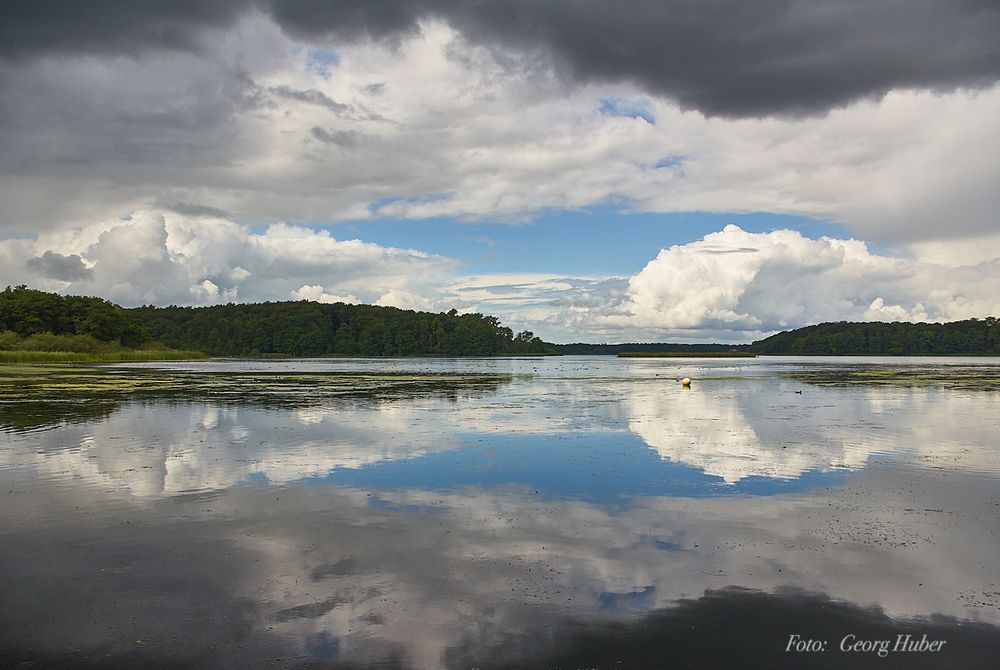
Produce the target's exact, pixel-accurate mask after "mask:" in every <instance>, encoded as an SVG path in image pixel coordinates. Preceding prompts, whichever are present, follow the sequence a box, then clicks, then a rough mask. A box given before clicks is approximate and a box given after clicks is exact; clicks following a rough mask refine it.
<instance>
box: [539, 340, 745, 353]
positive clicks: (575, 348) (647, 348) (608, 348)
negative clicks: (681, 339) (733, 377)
mask: <svg viewBox="0 0 1000 670" xmlns="http://www.w3.org/2000/svg"><path fill="white" fill-rule="evenodd" d="M548 346H549V347H551V348H552V350H553V351H556V352H558V353H560V354H567V355H574V356H579V355H584V356H617V355H618V354H621V353H627V352H628V353H631V352H636V353H644V354H646V353H648V354H653V353H695V352H713V353H714V352H723V351H749V348H750V345H749V344H667V343H646V344H583V343H581V342H577V343H575V344H550V345H548Z"/></svg>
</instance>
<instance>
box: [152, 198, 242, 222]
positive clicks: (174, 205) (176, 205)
mask: <svg viewBox="0 0 1000 670" xmlns="http://www.w3.org/2000/svg"><path fill="white" fill-rule="evenodd" d="M156 205H157V206H158V207H162V208H163V209H166V210H170V211H171V212H177V213H178V214H181V215H183V216H192V217H198V216H205V217H211V218H216V219H228V218H230V217H231V216H232V215H231V214H230V213H229V212H227V211H226V210H224V209H219V208H218V207H211V206H210V205H199V204H197V203H191V202H162V201H157V202H156Z"/></svg>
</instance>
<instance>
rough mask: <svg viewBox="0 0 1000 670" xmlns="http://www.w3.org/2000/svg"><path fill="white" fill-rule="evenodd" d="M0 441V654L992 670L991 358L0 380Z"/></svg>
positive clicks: (477, 362)
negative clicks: (683, 380)
mask: <svg viewBox="0 0 1000 670" xmlns="http://www.w3.org/2000/svg"><path fill="white" fill-rule="evenodd" d="M682 377H690V378H691V379H692V380H693V382H692V385H691V388H689V389H685V388H683V387H682V386H681V384H680V382H679V380H680V379H681V378H682ZM0 431H2V432H0V496H2V498H0V499H2V501H3V504H2V506H0V603H2V604H3V605H2V608H0V666H2V667H57V668H77V667H122V668H125V667H196V668H227V667H233V668H244V667H250V668H256V667H262V668H283V667H291V668H320V667H344V668H363V667H379V668H499V667H538V668H556V667H558V668H578V667H579V668H605V667H608V668H611V667H616V668H645V667H668V666H671V664H675V665H680V666H688V665H690V666H692V667H740V666H772V667H773V666H786V667H803V666H809V667H843V666H845V665H849V664H854V665H860V666H867V665H869V664H875V663H878V665H879V667H986V666H989V665H991V664H994V663H995V662H996V659H997V658H998V655H1000V485H998V484H1000V440H998V438H997V436H998V435H1000V359H996V358H993V359H989V358H940V359H937V358H899V359H893V358H793V357H768V358H757V359H667V358H658V359H618V358H612V357H540V358H493V359H321V360H319V359H298V360H253V361H243V360H232V361H193V362H170V363H150V364H134V365H118V366H106V367H72V366H62V367H59V366H53V367H44V368H24V367H8V368H3V367H0ZM906 636H910V637H909V638H907V637H906ZM885 641H889V643H885V644H883V643H884V642H885ZM935 642H944V644H941V645H938V646H937V648H936V649H934V650H931V649H930V648H928V647H927V645H929V644H932V643H935ZM918 643H920V644H922V645H923V648H917V647H918V646H920V645H919V644H918ZM910 647H913V649H910ZM882 651H884V653H882ZM19 664H24V665H23V666H21V665H19Z"/></svg>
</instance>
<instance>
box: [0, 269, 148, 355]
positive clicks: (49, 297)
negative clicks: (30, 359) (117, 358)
mask: <svg viewBox="0 0 1000 670" xmlns="http://www.w3.org/2000/svg"><path fill="white" fill-rule="evenodd" d="M149 340H150V336H149V332H148V330H146V329H145V328H143V327H142V325H141V324H140V323H139V322H138V321H137V320H136V318H135V317H134V316H133V315H131V314H129V313H128V311H127V310H125V309H124V308H123V307H121V306H119V305H116V304H114V303H113V302H109V301H107V300H102V299H101V298H85V297H82V296H76V295H65V296H64V295H58V294H56V293H46V292H45V291H36V290H34V289H30V288H28V287H27V286H23V285H22V286H16V287H14V288H11V287H10V286H8V287H7V288H6V289H4V291H3V292H2V293H0V349H23V350H35V351H52V350H53V347H56V348H61V350H62V351H78V352H97V351H100V352H106V351H110V350H112V349H115V348H118V347H126V348H137V347H140V346H143V345H145V344H147V343H148V342H149Z"/></svg>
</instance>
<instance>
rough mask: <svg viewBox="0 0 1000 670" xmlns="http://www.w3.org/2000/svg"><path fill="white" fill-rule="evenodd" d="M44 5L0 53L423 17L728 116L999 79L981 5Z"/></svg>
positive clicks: (128, 49) (396, 28) (395, 36)
mask: <svg viewBox="0 0 1000 670" xmlns="http://www.w3.org/2000/svg"><path fill="white" fill-rule="evenodd" d="M49 5H50V3H48V2H40V3H32V4H31V5H22V6H20V7H18V9H16V10H11V11H9V12H7V14H6V15H5V21H4V28H3V31H2V33H0V44H2V45H3V46H2V47H0V58H7V59H24V58H30V57H38V56H42V55H46V54H52V53H56V54H66V55H74V54H81V53H82V54H98V55H118V54H128V55H132V56H135V55H139V54H143V53H147V52H151V51H157V50H186V51H198V50H199V49H202V48H203V46H204V42H205V41H206V35H207V34H212V33H214V32H218V31H220V30H223V29H227V28H232V27H233V26H234V25H235V24H236V23H237V22H238V21H239V20H240V19H241V18H245V17H247V16H254V15H256V14H257V12H258V11H260V12H263V13H265V14H267V15H269V17H270V18H271V20H273V21H274V22H276V23H277V25H279V26H281V28H282V29H283V30H285V31H286V32H287V33H288V34H289V35H291V36H293V37H295V38H297V39H302V40H306V41H311V42H316V43H330V42H333V43H338V42H352V41H353V42H356V41H359V40H360V41H363V40H376V41H381V42H385V43H388V44H390V45H395V46H398V45H399V44H400V43H401V42H402V41H403V40H405V39H409V38H412V37H414V36H416V35H418V34H419V33H420V31H421V30H422V28H423V26H424V25H425V24H426V23H427V22H428V21H434V20H437V21H443V22H445V23H447V24H448V25H450V26H451V27H452V28H453V29H454V30H456V31H457V32H458V33H460V34H461V35H462V37H463V39H465V40H467V41H469V42H470V43H471V44H478V45H484V46H486V47H488V48H491V49H495V50H498V51H505V52H508V53H516V54H521V58H513V59H510V60H509V62H512V63H523V62H524V56H530V57H531V58H533V59H535V60H538V59H539V58H542V59H544V61H545V62H546V63H547V66H548V67H551V68H554V69H555V70H556V71H558V72H559V73H560V76H561V77H563V78H565V79H567V80H570V81H574V82H578V83H593V82H599V83H605V82H611V83H622V82H635V83H637V84H638V85H639V86H641V87H642V88H643V89H644V90H646V91H647V92H649V93H652V94H654V95H657V96H663V97H665V98H668V99H671V100H674V101H676V102H677V103H678V104H679V105H680V106H681V107H683V108H685V109H696V110H699V111H701V112H703V113H705V114H708V115H722V116H729V117H748V116H750V117H753V116H757V117H759V116H765V115H770V114H790V115H798V114H810V113H823V112H826V111H828V110H830V109H831V108H835V107H842V106H845V105H847V104H850V103H851V102H854V101H856V100H859V99H862V98H877V97H879V96H881V95H884V94H885V93H887V92H888V91H890V90H893V89H901V88H912V89H930V90H935V91H953V90H955V89H957V88H959V87H985V86H990V85H992V84H994V83H995V82H997V81H998V79H1000V58H998V53H997V49H996V39H995V37H996V34H997V32H998V30H1000V11H997V8H996V7H995V6H992V5H990V4H989V3H984V2H977V1H973V0H961V1H957V2H949V3H940V2H934V1H933V0H919V1H917V2H913V1H912V0H878V1H876V2H868V3H865V4H864V6H863V7H858V6H853V5H837V4H832V3H816V2H808V1H807V0H790V1H788V2H780V3H771V4H769V5H767V6H763V7H761V6H753V7H750V6H747V5H746V4H744V3H739V2H727V1H724V0H716V1H713V2H709V3H705V2H704V1H703V0H672V1H671V2H665V3H658V4H648V3H640V4H629V5H626V6H622V5H620V4H615V3H606V2H597V3H579V2H572V1H570V0H544V1H541V2H539V1H531V2H528V1H524V0H521V1H518V2H514V3H511V2H499V1H496V0H491V1H487V2H478V3H475V4H472V5H469V4H463V3H454V2H450V1H445V0H422V1H420V2H410V1H408V0H388V1H384V2H377V3H361V4H358V3H356V2H347V1H341V2H325V1H322V0H311V1H310V0H271V1H269V2H268V1H264V2H250V1H249V0H247V1H244V2H240V1H238V0H230V1H223V2H207V3H194V4H192V3H182V4H178V3H170V4H168V5H136V4H135V3H128V2H112V3H102V5H101V6H100V7H87V8H86V9H83V8H75V9H67V8H65V7H62V6H61V5H59V7H58V9H57V8H55V7H54V6H49ZM336 60H337V59H334V62H333V63H331V64H333V65H335V64H336V62H335V61H336Z"/></svg>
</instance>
